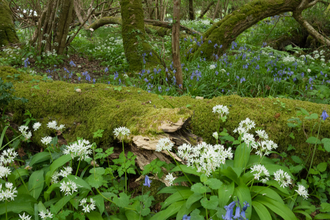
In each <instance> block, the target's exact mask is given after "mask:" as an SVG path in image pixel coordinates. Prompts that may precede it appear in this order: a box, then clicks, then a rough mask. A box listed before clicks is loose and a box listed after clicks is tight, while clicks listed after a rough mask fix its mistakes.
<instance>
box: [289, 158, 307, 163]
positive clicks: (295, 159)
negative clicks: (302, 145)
mask: <svg viewBox="0 0 330 220" xmlns="http://www.w3.org/2000/svg"><path fill="white" fill-rule="evenodd" d="M291 159H292V160H293V161H294V162H296V163H297V164H304V161H303V160H302V159H300V157H298V156H291Z"/></svg>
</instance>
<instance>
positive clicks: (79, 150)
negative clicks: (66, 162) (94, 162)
mask: <svg viewBox="0 0 330 220" xmlns="http://www.w3.org/2000/svg"><path fill="white" fill-rule="evenodd" d="M91 147H92V145H91V144H90V143H89V141H87V140H84V139H83V140H78V141H76V142H74V143H73V144H71V145H70V146H67V147H66V149H65V150H64V151H63V153H64V154H70V155H71V157H72V159H74V158H75V157H79V158H78V160H86V159H88V158H90V156H89V155H90V154H92V150H91Z"/></svg>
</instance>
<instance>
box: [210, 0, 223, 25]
mask: <svg viewBox="0 0 330 220" xmlns="http://www.w3.org/2000/svg"><path fill="white" fill-rule="evenodd" d="M220 1H221V0H218V2H217V5H216V6H215V10H214V14H213V18H212V20H213V21H214V19H215V17H216V16H217V13H218V10H219V6H220ZM220 13H222V11H221V12H220Z"/></svg>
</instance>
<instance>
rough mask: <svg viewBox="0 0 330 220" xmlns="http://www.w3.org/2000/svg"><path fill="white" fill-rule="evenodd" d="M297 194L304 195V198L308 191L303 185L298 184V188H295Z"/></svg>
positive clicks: (306, 197)
mask: <svg viewBox="0 0 330 220" xmlns="http://www.w3.org/2000/svg"><path fill="white" fill-rule="evenodd" d="M295 191H296V192H297V193H298V195H300V196H302V197H304V199H308V192H307V190H306V188H305V187H304V186H303V185H300V184H298V190H295Z"/></svg>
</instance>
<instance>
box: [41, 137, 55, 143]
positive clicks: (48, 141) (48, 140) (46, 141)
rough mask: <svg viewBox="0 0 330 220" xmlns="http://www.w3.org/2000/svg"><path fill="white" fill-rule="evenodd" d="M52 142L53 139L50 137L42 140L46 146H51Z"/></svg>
mask: <svg viewBox="0 0 330 220" xmlns="http://www.w3.org/2000/svg"><path fill="white" fill-rule="evenodd" d="M52 140H53V138H52V137H50V136H47V137H43V138H42V139H41V143H43V144H44V145H48V144H50V142H52Z"/></svg>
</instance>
